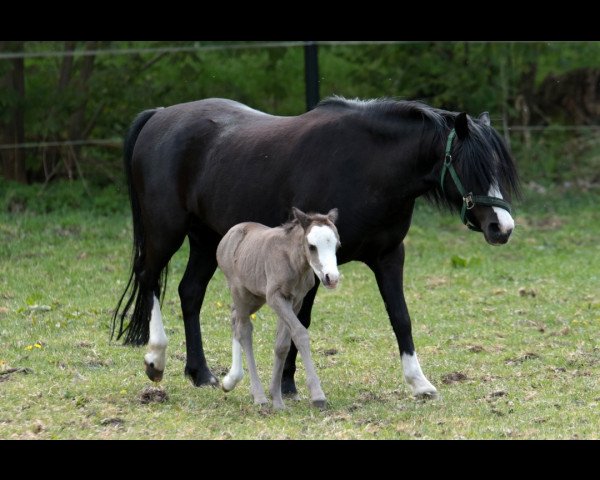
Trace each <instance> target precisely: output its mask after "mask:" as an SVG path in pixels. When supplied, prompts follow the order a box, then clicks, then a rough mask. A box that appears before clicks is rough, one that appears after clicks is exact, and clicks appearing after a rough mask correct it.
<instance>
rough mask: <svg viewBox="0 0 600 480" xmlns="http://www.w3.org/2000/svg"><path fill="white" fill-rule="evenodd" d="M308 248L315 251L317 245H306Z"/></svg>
mask: <svg viewBox="0 0 600 480" xmlns="http://www.w3.org/2000/svg"><path fill="white" fill-rule="evenodd" d="M308 249H309V250H310V251H311V252H315V251H316V250H317V247H315V246H314V245H309V246H308Z"/></svg>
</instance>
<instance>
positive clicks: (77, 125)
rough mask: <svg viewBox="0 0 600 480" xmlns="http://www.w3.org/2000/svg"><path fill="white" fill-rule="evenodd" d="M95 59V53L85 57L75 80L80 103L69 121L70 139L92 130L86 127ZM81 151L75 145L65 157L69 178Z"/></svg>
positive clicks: (91, 47)
mask: <svg viewBox="0 0 600 480" xmlns="http://www.w3.org/2000/svg"><path fill="white" fill-rule="evenodd" d="M99 43H100V42H87V43H86V50H96V49H97V48H98V45H99ZM95 59H96V56H95V55H88V56H85V57H83V59H82V63H81V70H80V73H79V78H78V79H77V80H76V81H74V85H73V86H74V88H75V89H76V90H77V94H78V96H79V98H80V103H79V105H78V107H77V109H76V110H75V111H74V112H73V114H72V115H71V118H70V121H69V140H83V139H84V138H83V137H84V134H87V133H89V131H90V130H91V128H86V123H85V113H86V108H87V103H88V86H89V81H90V78H91V77H92V73H93V72H94V61H95ZM80 151H81V147H80V146H74V147H73V149H72V150H71V153H72V155H67V156H66V158H65V166H66V167H67V174H68V176H69V178H72V176H73V173H74V169H75V167H77V165H76V162H77V160H78V157H79V154H80Z"/></svg>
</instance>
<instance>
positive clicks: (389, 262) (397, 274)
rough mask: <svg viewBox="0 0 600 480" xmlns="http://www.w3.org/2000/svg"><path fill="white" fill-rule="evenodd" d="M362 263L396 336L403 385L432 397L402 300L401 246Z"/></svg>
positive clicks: (402, 265) (402, 266) (402, 251)
mask: <svg viewBox="0 0 600 480" xmlns="http://www.w3.org/2000/svg"><path fill="white" fill-rule="evenodd" d="M366 263H367V265H368V266H369V268H371V270H372V271H373V273H374V274H375V279H376V280H377V285H378V287H379V291H380V293H381V296H382V298H383V301H384V303H385V308H386V310H387V313H388V315H389V317H390V322H391V324H392V328H393V329H394V333H395V334H396V340H397V341H398V347H399V349H400V356H401V358H402V368H403V370H404V378H405V380H406V382H407V383H408V385H409V386H410V388H411V390H412V393H413V395H414V396H415V397H423V398H435V397H436V396H437V390H436V388H435V387H434V386H433V385H432V384H431V383H430V382H429V380H427V378H425V375H424V374H423V371H422V370H421V366H420V365H419V360H418V359H417V353H416V352H415V346H414V343H413V338H412V329H411V324H410V316H409V314H408V308H407V306H406V301H405V300H404V291H403V281H402V274H403V268H404V245H403V244H400V245H399V246H398V247H397V248H395V249H393V250H392V251H391V252H389V253H387V254H385V255H380V256H378V257H377V258H376V259H375V260H372V261H369V262H366Z"/></svg>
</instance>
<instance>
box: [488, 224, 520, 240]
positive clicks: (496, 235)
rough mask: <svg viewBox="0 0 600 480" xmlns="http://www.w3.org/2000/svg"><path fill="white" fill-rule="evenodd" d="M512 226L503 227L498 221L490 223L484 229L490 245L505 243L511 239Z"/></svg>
mask: <svg viewBox="0 0 600 480" xmlns="http://www.w3.org/2000/svg"><path fill="white" fill-rule="evenodd" d="M512 232H513V229H512V228H507V229H501V228H500V226H499V225H498V224H497V223H490V224H489V225H487V226H486V228H484V230H483V235H484V236H485V240H486V241H487V242H488V243H489V244H490V245H504V244H505V243H507V242H508V240H509V239H510V236H511V234H512Z"/></svg>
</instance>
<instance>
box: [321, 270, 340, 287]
mask: <svg viewBox="0 0 600 480" xmlns="http://www.w3.org/2000/svg"><path fill="white" fill-rule="evenodd" d="M339 282H340V274H339V273H325V274H324V275H323V277H322V278H321V283H323V285H324V286H325V288H329V289H331V290H333V289H335V288H337V286H338V284H339Z"/></svg>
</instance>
